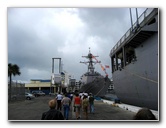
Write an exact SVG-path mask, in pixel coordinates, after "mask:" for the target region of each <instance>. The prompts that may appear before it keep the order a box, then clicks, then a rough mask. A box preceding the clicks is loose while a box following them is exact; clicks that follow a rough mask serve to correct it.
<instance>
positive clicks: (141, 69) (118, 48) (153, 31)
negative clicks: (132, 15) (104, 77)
mask: <svg viewBox="0 0 166 128" xmlns="http://www.w3.org/2000/svg"><path fill="white" fill-rule="evenodd" d="M158 23H159V22H158V9H156V8H148V9H146V10H145V11H144V12H143V13H142V14H141V16H140V17H139V18H137V21H136V23H135V24H133V25H132V27H131V28H130V29H129V30H128V31H127V32H126V33H125V34H124V36H123V37H122V38H121V39H120V40H119V41H118V43H117V44H116V45H115V46H114V47H113V48H112V50H111V52H110V58H111V61H112V77H113V82H114V90H115V93H116V95H117V96H118V98H119V99H120V100H121V102H123V103H126V104H130V105H135V106H140V107H147V108H150V109H153V110H158V108H159V84H158V73H159V70H158V63H159V52H158V48H159V43H158V41H159V39H158V36H159V35H158Z"/></svg>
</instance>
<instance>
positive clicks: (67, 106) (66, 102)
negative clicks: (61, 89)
mask: <svg viewBox="0 0 166 128" xmlns="http://www.w3.org/2000/svg"><path fill="white" fill-rule="evenodd" d="M70 104H71V99H70V98H69V97H68V94H67V93H66V94H65V97H64V98H63V99H62V105H63V110H64V117H65V119H66V120H68V117H69V110H70Z"/></svg>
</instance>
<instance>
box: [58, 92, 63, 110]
mask: <svg viewBox="0 0 166 128" xmlns="http://www.w3.org/2000/svg"><path fill="white" fill-rule="evenodd" d="M62 98H63V96H62V95H61V94H60V92H59V94H58V95H57V96H56V100H57V110H60V111H61V110H62V105H61V101H62Z"/></svg>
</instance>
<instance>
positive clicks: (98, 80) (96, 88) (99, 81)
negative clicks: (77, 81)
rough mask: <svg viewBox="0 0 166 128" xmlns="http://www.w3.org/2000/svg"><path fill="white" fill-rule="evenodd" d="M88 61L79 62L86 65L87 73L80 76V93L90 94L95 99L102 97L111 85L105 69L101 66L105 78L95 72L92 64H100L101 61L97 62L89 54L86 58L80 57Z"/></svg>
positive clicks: (94, 57)
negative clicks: (95, 97)
mask: <svg viewBox="0 0 166 128" xmlns="http://www.w3.org/2000/svg"><path fill="white" fill-rule="evenodd" d="M82 57H85V58H86V59H88V61H86V62H80V63H84V64H87V65H88V71H87V72H86V73H84V74H83V75H82V76H81V83H82V85H81V89H80V92H86V93H92V94H93V95H94V96H97V97H104V95H105V94H106V92H107V91H108V88H109V86H110V84H111V81H110V79H109V78H108V74H107V73H106V70H105V68H104V67H103V66H102V65H101V66H102V69H103V71H105V73H106V76H102V75H101V74H100V73H99V72H97V71H95V70H94V69H95V67H94V64H97V63H98V64H100V63H101V61H98V60H97V59H96V57H98V56H94V55H93V54H92V53H91V52H90V48H89V54H88V55H87V56H82Z"/></svg>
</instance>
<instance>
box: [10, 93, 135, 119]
mask: <svg viewBox="0 0 166 128" xmlns="http://www.w3.org/2000/svg"><path fill="white" fill-rule="evenodd" d="M53 98H54V97H50V96H43V97H36V98H35V99H33V100H25V101H20V102H12V103H8V120H10V121H42V120H41V116H42V113H43V112H45V111H47V110H48V109H49V107H48V101H49V100H51V99H53ZM94 106H95V112H94V114H89V113H88V120H85V118H84V115H83V112H82V111H81V115H80V116H81V119H80V120H76V117H75V112H73V106H71V109H70V112H69V120H64V121H95V120H97V121H131V120H133V116H134V115H135V114H136V113H135V112H132V111H130V110H129V109H128V110H126V109H123V108H121V107H119V106H117V105H112V104H109V103H108V101H107V103H106V101H104V100H96V101H95V104H94ZM61 112H62V114H63V110H62V111H61Z"/></svg>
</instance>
